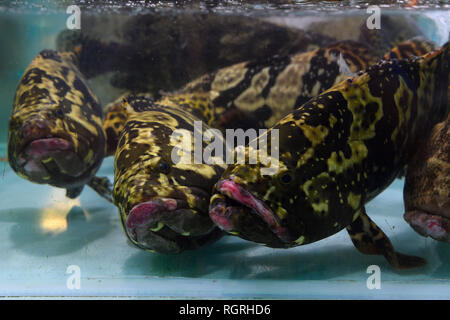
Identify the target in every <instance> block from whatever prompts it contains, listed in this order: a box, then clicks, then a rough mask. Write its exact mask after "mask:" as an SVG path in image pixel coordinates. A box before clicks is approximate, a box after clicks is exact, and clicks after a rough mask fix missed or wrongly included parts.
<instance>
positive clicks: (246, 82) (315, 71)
mask: <svg viewBox="0 0 450 320" xmlns="http://www.w3.org/2000/svg"><path fill="white" fill-rule="evenodd" d="M340 59H341V60H343V61H345V64H346V66H347V68H348V70H347V71H348V72H356V71H358V70H360V69H362V68H364V67H366V66H367V65H368V64H369V63H372V62H373V61H374V60H375V58H374V57H372V56H371V54H370V52H369V50H368V48H367V47H365V46H364V45H361V44H359V43H356V42H353V41H341V42H337V43H334V44H332V45H329V46H327V47H325V48H323V49H318V50H315V51H313V52H309V53H304V54H298V55H295V56H292V57H286V58H278V57H275V58H273V59H269V60H265V61H253V62H245V63H240V64H237V65H233V66H231V67H227V68H223V69H221V70H219V71H218V72H216V73H214V74H209V75H206V76H204V77H201V78H199V79H197V80H195V81H193V82H191V83H189V84H188V85H186V86H185V87H184V88H183V89H182V90H180V91H178V92H176V93H175V94H171V95H169V96H167V97H166V98H165V99H163V100H162V101H158V102H156V103H155V102H152V101H151V99H150V98H149V97H145V96H143V95H140V96H135V97H129V98H127V99H126V100H128V101H129V103H126V104H125V105H126V106H127V107H126V108H125V107H124V104H123V103H120V101H119V102H117V103H114V104H112V105H110V106H109V107H107V109H108V112H107V114H106V120H105V124H104V126H105V131H106V133H107V139H108V150H109V151H108V154H109V153H111V151H114V150H115V145H116V144H117V142H118V141H119V139H120V143H119V146H118V148H117V150H116V155H115V161H116V171H115V184H114V185H115V188H114V199H115V203H116V205H117V206H118V207H119V209H120V214H121V218H122V223H123V226H124V229H125V232H126V233H127V235H128V236H129V238H130V240H131V241H132V242H133V243H135V244H136V245H137V246H139V247H141V248H144V249H147V250H153V251H158V252H180V251H183V250H185V249H187V248H193V247H196V246H198V245H199V243H198V241H197V239H198V238H195V237H194V235H195V234H198V231H194V229H195V228H205V226H206V229H203V230H210V228H211V224H210V221H208V220H204V212H205V210H207V209H205V207H204V202H205V201H206V202H209V197H210V196H211V187H212V185H213V184H214V183H215V182H216V181H217V179H218V176H217V174H218V172H221V171H222V170H223V168H222V167H220V166H212V165H207V164H203V165H189V166H185V165H184V166H181V165H175V166H173V165H172V163H171V162H170V159H169V158H170V154H171V152H172V150H173V146H174V145H173V143H172V144H171V142H170V141H169V139H168V136H169V133H172V132H174V131H175V130H180V129H183V130H187V131H190V132H192V130H193V121H194V120H196V119H197V120H202V121H203V123H204V125H205V127H204V128H206V124H209V125H212V126H213V127H215V128H218V129H222V130H223V129H226V128H230V127H232V128H258V127H266V126H267V125H268V124H273V123H274V121H275V119H276V120H278V119H280V118H281V117H282V115H285V114H287V113H289V112H290V111H291V110H293V109H294V106H295V105H296V103H299V101H301V102H303V101H306V100H308V99H309V98H311V97H312V96H313V95H317V94H318V93H320V92H321V91H323V90H325V89H326V88H328V87H329V86H331V85H332V84H334V83H337V82H339V81H340V79H344V78H345V77H346V75H345V74H344V73H342V70H341V69H340V68H341V67H340V62H339V60H340ZM119 100H121V99H119ZM125 109H127V110H128V112H127V111H126V110H125ZM127 113H128V114H127ZM161 159H163V160H161ZM161 161H162V162H161ZM160 162H161V163H160ZM159 166H163V167H164V168H166V167H170V168H171V169H170V170H169V172H170V173H161V172H159ZM192 186H195V187H198V186H203V191H205V194H204V197H200V198H198V197H193V195H192V194H191V193H192V190H193V189H192V188H191V187H192ZM156 199H165V200H164V201H166V202H165V203H166V206H167V203H169V202H168V201H167V199H181V200H183V201H187V200H189V199H190V200H189V201H190V202H189V206H190V207H189V208H191V209H194V210H196V211H199V212H200V213H201V214H197V216H198V217H199V219H197V222H195V223H197V224H198V225H197V226H196V227H195V228H194V224H193V223H191V222H189V221H196V220H192V219H191V216H192V214H191V213H192V212H187V213H185V214H178V216H177V217H176V218H173V214H172V215H171V214H166V216H167V217H168V218H167V217H163V216H159V217H157V218H155V219H153V220H152V221H151V222H148V221H147V223H144V224H143V227H135V226H134V227H133V226H131V224H133V223H132V222H129V221H128V220H130V221H131V220H132V219H133V218H129V215H130V212H131V211H132V210H133V208H134V207H135V206H138V208H139V209H135V210H134V213H135V214H134V215H133V216H136V217H139V214H138V213H136V212H139V210H141V211H143V212H147V211H151V210H156V209H154V208H156V207H158V210H159V211H162V212H164V210H163V209H165V210H166V211H167V208H166V207H165V205H164V203H161V201H157V200H156ZM198 201H200V202H198ZM145 203H147V204H145ZM141 204H142V205H141ZM149 208H150V209H149ZM158 210H157V211H158ZM200 217H201V219H202V220H201V221H200ZM170 219H171V220H170ZM164 220H168V221H164ZM169 220H170V221H169ZM183 220H185V221H186V223H188V224H189V223H190V224H191V225H189V226H188V227H184V228H180V227H177V226H175V224H179V223H180V222H181V221H183ZM127 223H128V224H129V225H128V226H127ZM171 229H176V230H177V231H176V232H174V230H171ZM202 232H204V231H202ZM201 239H206V237H203V238H201Z"/></svg>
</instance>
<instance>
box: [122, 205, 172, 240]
mask: <svg viewBox="0 0 450 320" xmlns="http://www.w3.org/2000/svg"><path fill="white" fill-rule="evenodd" d="M177 208H178V204H177V201H176V200H175V199H168V198H160V199H156V200H151V201H148V202H143V203H140V204H138V205H136V206H134V207H133V208H132V209H131V211H130V213H129V215H128V217H127V221H126V226H127V229H128V230H129V231H130V235H131V236H132V237H133V238H134V239H135V240H136V228H137V227H140V226H144V225H152V224H154V227H156V225H157V222H158V221H159V214H158V213H160V212H170V211H174V210H176V209H177Z"/></svg>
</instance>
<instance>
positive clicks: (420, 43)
mask: <svg viewBox="0 0 450 320" xmlns="http://www.w3.org/2000/svg"><path fill="white" fill-rule="evenodd" d="M432 49H434V45H433V44H432V43H430V42H429V41H427V40H424V39H421V38H415V39H412V40H408V41H405V42H402V43H400V44H399V45H398V46H396V47H394V48H392V49H391V50H390V51H389V52H388V53H386V54H385V59H393V58H397V59H400V58H405V57H410V56H413V55H417V56H421V55H423V54H425V53H427V52H429V51H431V50H432ZM378 60H379V58H378V57H377V56H376V55H374V54H373V53H372V51H371V48H370V47H368V46H366V45H364V44H361V43H359V42H356V41H351V40H344V41H337V42H334V43H332V44H329V45H327V46H325V47H323V48H319V49H316V50H313V51H310V52H304V53H299V54H296V55H292V56H284V57H281V56H275V57H272V58H270V59H264V60H253V61H248V62H243V63H239V64H235V65H233V66H230V67H226V68H223V69H220V70H218V71H217V72H215V73H212V74H208V75H205V76H203V77H200V78H199V79H197V80H194V81H192V82H191V83H189V84H187V85H186V86H185V87H184V88H183V89H182V90H180V92H205V93H208V95H209V98H210V100H211V103H212V105H213V106H214V113H215V118H214V120H213V122H212V126H214V127H215V128H219V129H222V130H223V129H226V128H228V127H233V128H236V127H238V128H243V129H247V128H269V127H271V126H273V125H274V124H275V123H276V122H277V121H278V120H280V119H281V118H282V117H283V116H285V115H286V114H288V113H289V112H292V111H293V110H295V108H296V107H298V106H299V105H302V104H303V103H305V102H306V101H308V100H309V99H311V98H313V97H315V96H317V95H318V94H320V93H322V92H323V91H324V90H326V89H328V88H330V87H332V86H333V85H335V84H338V83H339V82H341V81H342V80H344V79H346V78H347V77H348V76H350V75H355V74H356V73H357V72H358V71H360V70H364V69H365V68H367V67H368V66H370V65H372V64H374V63H376V62H377V61H378Z"/></svg>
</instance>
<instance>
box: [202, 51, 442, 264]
mask: <svg viewBox="0 0 450 320" xmlns="http://www.w3.org/2000/svg"><path fill="white" fill-rule="evenodd" d="M449 60H450V45H449V43H447V44H446V45H445V46H444V47H443V48H442V49H440V50H438V51H433V52H431V53H429V54H427V55H425V56H423V57H414V58H411V59H410V60H397V59H394V60H392V61H382V62H380V63H378V64H376V65H374V66H371V67H369V68H368V69H367V70H366V71H364V72H360V73H359V74H358V75H357V76H355V77H351V78H348V79H347V80H344V81H342V82H341V83H339V84H337V85H335V86H333V87H332V88H330V89H328V90H326V91H325V92H323V93H322V94H320V95H319V96H317V97H316V98H313V99H311V100H310V101H308V102H307V103H305V104H303V105H302V106H300V107H299V108H298V109H296V110H295V111H294V112H292V113H290V114H289V115H287V116H286V117H284V118H283V119H282V120H281V121H279V122H278V123H277V124H276V125H275V126H274V127H273V128H272V129H271V130H270V131H269V132H268V133H267V135H271V133H272V132H273V130H274V129H277V130H279V148H278V151H279V161H276V159H272V163H276V164H278V170H277V171H276V173H275V174H273V175H262V173H261V169H262V168H265V164H264V163H262V161H261V159H264V158H262V157H261V158H259V159H258V160H259V161H258V162H257V163H256V164H234V165H230V166H228V168H227V170H226V171H225V173H224V174H223V175H222V177H221V179H220V180H219V181H218V182H217V184H216V185H215V194H214V195H213V197H212V198H211V203H210V216H211V218H212V220H213V221H214V222H215V223H216V224H217V225H218V226H219V227H221V228H222V229H223V230H225V231H227V232H229V233H232V234H235V235H238V236H240V237H242V238H244V239H247V240H251V241H255V242H258V243H263V244H266V245H267V246H270V247H279V248H288V247H292V246H298V245H303V244H308V243H311V242H315V241H317V240H320V239H323V238H326V237H328V236H330V235H333V234H335V233H337V232H338V231H340V230H342V229H343V228H346V229H347V231H348V233H349V234H350V237H351V239H352V241H353V243H354V245H355V246H356V247H357V248H358V249H359V250H360V251H361V252H363V253H368V254H382V255H384V256H385V257H386V259H387V260H388V261H389V263H390V264H391V265H392V266H393V267H395V268H408V267H416V266H420V265H423V264H424V263H425V260H423V259H422V258H419V257H412V256H407V255H403V254H401V253H398V252H396V251H395V250H394V248H393V246H392V244H391V242H390V241H389V239H388V237H387V236H386V235H385V234H384V233H383V232H382V231H381V230H380V228H378V226H377V225H376V224H375V223H374V222H373V221H371V220H370V218H369V217H368V216H367V214H366V212H365V208H364V205H365V204H366V203H367V202H369V201H370V200H371V199H373V198H374V197H376V196H377V195H378V194H379V193H380V192H382V191H383V190H384V189H386V188H387V187H388V186H389V185H390V183H391V182H392V181H393V180H394V179H395V178H396V177H397V176H398V175H399V174H400V173H401V172H402V171H403V169H404V167H405V166H406V165H407V164H408V162H409V161H410V160H411V159H412V158H413V156H414V154H415V152H416V151H417V146H420V143H421V141H426V139H427V136H428V135H429V133H430V131H431V128H432V127H433V126H434V125H435V124H436V123H437V122H439V121H442V120H443V119H445V117H446V115H447V113H448V106H447V99H448V97H447V89H448V78H449V63H450V61H449ZM266 140H268V141H269V145H270V139H269V138H268V137H267V138H266ZM270 146H271V145H270ZM268 150H270V147H269V148H268ZM255 151H256V150H254V149H252V148H251V147H249V146H248V147H246V151H245V152H246V154H247V155H248V156H250V155H252V154H254V153H255Z"/></svg>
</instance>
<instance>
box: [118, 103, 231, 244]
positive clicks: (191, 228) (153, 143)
mask: <svg viewBox="0 0 450 320" xmlns="http://www.w3.org/2000/svg"><path fill="white" fill-rule="evenodd" d="M143 103H144V102H142V101H141V102H138V100H136V99H135V100H134V101H133V102H132V103H131V104H132V105H134V109H135V110H136V109H139V108H138V107H139V104H140V106H141V107H143ZM145 103H148V104H149V106H151V105H152V102H145ZM147 109H149V110H146V108H142V109H141V110H140V111H139V112H137V113H136V114H132V115H130V116H129V118H128V120H127V122H126V124H125V127H124V131H123V133H122V135H121V136H120V139H119V144H118V148H117V150H116V155H115V179H114V191H113V196H114V202H115V204H116V205H117V206H118V207H119V210H120V216H121V219H122V225H123V227H124V231H125V233H126V234H127V236H128V238H129V239H130V240H131V242H132V243H133V244H134V245H136V246H137V247H139V248H142V249H145V250H148V251H154V252H159V253H179V252H182V251H184V250H188V249H194V248H198V247H200V246H203V245H204V244H207V243H210V242H212V241H215V240H217V239H218V238H220V236H221V235H222V234H223V232H222V231H221V230H220V229H218V228H217V227H216V226H215V225H214V224H213V222H212V221H211V219H210V218H209V215H208V204H209V199H210V196H211V190H212V187H213V185H214V183H215V182H216V181H217V179H218V178H219V177H220V174H221V173H222V172H223V169H222V167H221V166H215V165H209V164H202V163H199V164H196V163H185V162H183V161H174V160H173V157H172V155H173V152H174V148H175V146H176V145H177V143H178V142H177V141H175V140H174V137H173V135H172V134H173V132H174V131H175V130H176V129H177V128H180V127H181V125H182V126H183V127H184V128H187V127H189V124H188V122H183V121H184V120H183V119H184V118H183V112H181V113H180V114H178V116H177V115H175V114H172V113H170V112H168V110H169V109H170V108H169V107H167V108H164V110H161V109H160V108H159V107H158V106H156V109H157V110H152V109H151V108H147ZM173 112H174V113H176V112H177V111H176V110H173ZM187 118H188V117H186V119H187ZM182 122H183V123H182ZM180 123H182V124H181V125H180ZM186 132H189V130H187V129H186Z"/></svg>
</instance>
